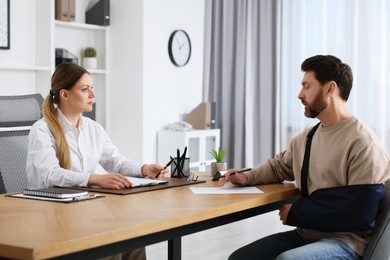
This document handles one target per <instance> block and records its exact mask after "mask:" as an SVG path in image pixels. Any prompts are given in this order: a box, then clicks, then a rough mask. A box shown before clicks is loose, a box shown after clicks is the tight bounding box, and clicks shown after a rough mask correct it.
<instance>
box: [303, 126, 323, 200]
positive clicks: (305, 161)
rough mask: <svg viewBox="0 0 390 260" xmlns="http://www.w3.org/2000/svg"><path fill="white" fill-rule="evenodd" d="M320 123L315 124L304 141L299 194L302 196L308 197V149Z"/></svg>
mask: <svg viewBox="0 0 390 260" xmlns="http://www.w3.org/2000/svg"><path fill="white" fill-rule="evenodd" d="M320 124H321V122H319V123H318V124H316V125H315V126H314V127H313V128H312V129H311V130H310V132H309V134H308V135H307V141H306V149H305V156H304V158H303V164H302V169H301V193H302V196H308V195H309V192H308V190H307V177H308V176H309V160H310V149H311V141H312V139H313V135H314V133H315V132H316V130H317V128H318V127H319V126H320Z"/></svg>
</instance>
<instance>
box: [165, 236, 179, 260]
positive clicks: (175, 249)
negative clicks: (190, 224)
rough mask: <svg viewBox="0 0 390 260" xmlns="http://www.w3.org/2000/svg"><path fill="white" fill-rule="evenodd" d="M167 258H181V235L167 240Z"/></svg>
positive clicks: (171, 259) (176, 259)
mask: <svg viewBox="0 0 390 260" xmlns="http://www.w3.org/2000/svg"><path fill="white" fill-rule="evenodd" d="M168 259H169V260H181V237H177V238H174V239H170V240H168Z"/></svg>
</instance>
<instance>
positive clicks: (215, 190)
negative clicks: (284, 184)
mask: <svg viewBox="0 0 390 260" xmlns="http://www.w3.org/2000/svg"><path fill="white" fill-rule="evenodd" d="M190 189H191V191H192V192H193V193H194V194H261V193H264V192H262V191H261V190H259V189H258V188H256V187H236V186H228V187H190Z"/></svg>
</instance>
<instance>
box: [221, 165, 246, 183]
mask: <svg viewBox="0 0 390 260" xmlns="http://www.w3.org/2000/svg"><path fill="white" fill-rule="evenodd" d="M237 171H238V170H236V169H229V170H228V171H227V172H226V173H225V175H224V177H221V178H220V179H219V186H223V185H225V183H226V182H229V181H230V182H231V183H233V184H240V185H243V184H245V183H246V181H247V177H246V175H245V174H242V173H237Z"/></svg>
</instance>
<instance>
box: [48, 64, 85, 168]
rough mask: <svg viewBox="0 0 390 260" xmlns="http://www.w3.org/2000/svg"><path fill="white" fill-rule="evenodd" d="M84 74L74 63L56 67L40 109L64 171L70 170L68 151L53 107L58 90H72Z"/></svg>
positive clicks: (82, 69)
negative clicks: (48, 90)
mask: <svg viewBox="0 0 390 260" xmlns="http://www.w3.org/2000/svg"><path fill="white" fill-rule="evenodd" d="M85 73H87V74H89V72H88V71H87V70H86V69H84V68H83V67H81V66H79V65H77V64H75V63H63V64H60V65H58V66H57V67H56V68H55V71H54V73H53V75H52V77H51V88H50V93H49V94H48V95H47V96H46V98H45V101H44V103H43V107H42V113H43V116H44V117H45V119H46V122H47V124H48V125H49V129H50V131H51V133H52V134H53V136H54V139H55V142H56V144H55V145H56V150H57V152H56V156H57V158H58V160H59V162H60V166H61V167H62V168H64V169H70V165H71V159H70V150H69V145H68V142H67V141H66V138H65V133H64V129H63V127H62V124H61V121H60V119H59V117H58V113H57V111H56V107H55V105H57V106H58V105H59V103H60V95H59V94H60V90H61V89H66V90H70V89H72V88H73V86H74V85H75V84H76V82H77V81H78V80H79V79H80V78H81V77H82V76H83V75H84V74H85Z"/></svg>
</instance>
